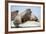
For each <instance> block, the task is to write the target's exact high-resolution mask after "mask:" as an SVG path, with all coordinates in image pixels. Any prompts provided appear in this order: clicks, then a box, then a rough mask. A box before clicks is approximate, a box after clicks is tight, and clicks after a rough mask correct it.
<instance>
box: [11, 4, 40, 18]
mask: <svg viewBox="0 0 46 34" xmlns="http://www.w3.org/2000/svg"><path fill="white" fill-rule="evenodd" d="M26 9H31V11H32V13H33V14H34V15H35V16H37V17H38V18H39V19H40V14H41V7H40V6H20V5H11V11H12V12H13V11H16V10H19V11H24V10H26Z"/></svg>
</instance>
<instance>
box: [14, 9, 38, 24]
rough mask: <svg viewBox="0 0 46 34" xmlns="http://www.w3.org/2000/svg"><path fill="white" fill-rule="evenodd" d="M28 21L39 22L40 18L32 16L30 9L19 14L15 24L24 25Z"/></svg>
mask: <svg viewBox="0 0 46 34" xmlns="http://www.w3.org/2000/svg"><path fill="white" fill-rule="evenodd" d="M26 21H38V18H37V17H36V16H35V15H32V11H31V10H30V9H27V10H25V11H24V12H22V13H19V14H18V15H17V16H16V17H15V19H14V22H16V23H18V24H21V23H24V22H26Z"/></svg>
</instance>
